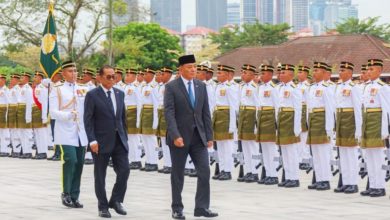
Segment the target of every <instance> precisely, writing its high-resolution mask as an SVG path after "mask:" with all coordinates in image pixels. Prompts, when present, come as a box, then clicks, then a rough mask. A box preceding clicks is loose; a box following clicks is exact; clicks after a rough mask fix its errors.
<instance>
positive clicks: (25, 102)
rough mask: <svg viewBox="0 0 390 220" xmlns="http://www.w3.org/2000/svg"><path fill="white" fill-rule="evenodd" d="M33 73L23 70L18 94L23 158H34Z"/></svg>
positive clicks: (18, 117)
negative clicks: (31, 79)
mask: <svg viewBox="0 0 390 220" xmlns="http://www.w3.org/2000/svg"><path fill="white" fill-rule="evenodd" d="M30 78H31V73H28V72H23V73H22V74H21V77H20V82H19V86H20V90H19V94H18V111H17V125H18V130H19V137H20V142H21V146H22V151H23V155H22V156H20V158H22V159H31V158H32V144H33V142H32V140H33V131H32V126H31V120H32V114H31V113H32V104H33V91H32V88H31V86H30V84H29V82H30Z"/></svg>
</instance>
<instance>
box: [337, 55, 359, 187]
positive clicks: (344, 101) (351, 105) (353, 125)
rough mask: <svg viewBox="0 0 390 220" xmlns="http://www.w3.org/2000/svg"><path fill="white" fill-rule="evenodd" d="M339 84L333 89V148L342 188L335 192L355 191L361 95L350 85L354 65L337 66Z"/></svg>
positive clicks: (357, 168)
mask: <svg viewBox="0 0 390 220" xmlns="http://www.w3.org/2000/svg"><path fill="white" fill-rule="evenodd" d="M339 67H340V68H339V74H340V79H341V82H340V83H338V84H337V87H336V97H335V99H336V146H337V147H338V148H339V149H338V150H339V161H340V169H341V173H342V186H340V187H338V188H336V189H335V190H334V192H336V193H341V192H344V193H347V194H350V193H356V192H358V186H357V184H358V173H359V160H358V157H359V152H358V140H359V139H360V138H361V135H362V118H361V114H362V111H361V92H360V89H359V88H358V86H357V85H356V84H355V83H353V82H352V73H353V69H354V67H355V66H354V65H353V64H352V63H350V62H346V61H343V62H341V63H340V66H339Z"/></svg>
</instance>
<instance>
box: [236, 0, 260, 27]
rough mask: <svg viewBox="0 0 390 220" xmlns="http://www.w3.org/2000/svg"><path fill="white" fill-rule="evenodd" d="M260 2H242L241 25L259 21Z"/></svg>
mask: <svg viewBox="0 0 390 220" xmlns="http://www.w3.org/2000/svg"><path fill="white" fill-rule="evenodd" d="M259 5H260V0H241V9H240V23H241V24H243V23H255V22H256V21H258V20H259V14H260V13H259Z"/></svg>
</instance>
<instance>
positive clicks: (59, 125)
mask: <svg viewBox="0 0 390 220" xmlns="http://www.w3.org/2000/svg"><path fill="white" fill-rule="evenodd" d="M62 76H63V78H64V80H65V82H64V83H63V84H60V85H57V86H55V87H54V88H53V89H52V90H51V92H50V98H49V101H50V102H49V103H50V104H49V105H50V108H49V109H50V114H51V115H52V116H53V118H55V119H56V124H55V129H54V143H55V144H56V145H57V146H59V147H60V150H61V161H62V174H61V185H62V195H61V199H62V204H63V205H64V206H67V207H72V208H82V207H83V205H82V204H81V203H80V202H79V195H80V183H81V174H82V171H83V166H84V157H85V149H86V146H87V144H88V139H87V136H86V133H85V128H84V122H83V115H84V100H85V96H86V94H87V92H88V87H87V86H85V85H84V86H82V85H78V84H76V77H77V70H76V64H75V63H74V62H72V61H66V62H64V63H63V64H62Z"/></svg>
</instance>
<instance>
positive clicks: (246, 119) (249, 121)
mask: <svg viewBox="0 0 390 220" xmlns="http://www.w3.org/2000/svg"><path fill="white" fill-rule="evenodd" d="M255 72H256V67H255V66H252V65H249V64H244V65H242V67H241V78H242V81H243V84H241V86H240V100H239V101H240V110H239V114H238V139H239V140H241V145H242V152H243V155H244V173H245V174H246V175H245V176H244V177H242V178H238V181H239V182H244V181H245V182H247V183H252V182H257V181H258V180H259V176H258V174H257V169H256V165H257V163H256V160H254V159H253V156H254V155H257V156H258V155H259V145H258V144H257V143H256V108H257V103H258V102H259V97H258V90H257V89H258V85H257V84H256V83H254V82H253V79H254V77H255Z"/></svg>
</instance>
